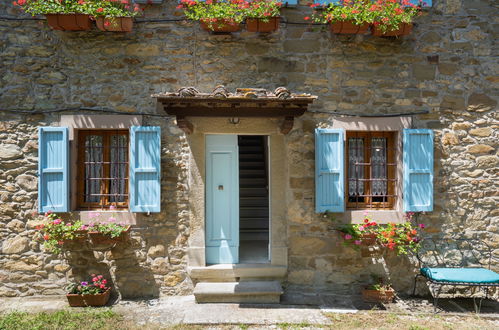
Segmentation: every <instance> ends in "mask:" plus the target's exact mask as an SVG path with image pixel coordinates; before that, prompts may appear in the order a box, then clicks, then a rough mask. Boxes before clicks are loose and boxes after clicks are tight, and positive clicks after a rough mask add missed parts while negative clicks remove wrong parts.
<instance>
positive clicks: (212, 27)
mask: <svg viewBox="0 0 499 330" xmlns="http://www.w3.org/2000/svg"><path fill="white" fill-rule="evenodd" d="M201 28H202V29H203V30H206V31H211V32H219V33H222V32H223V33H229V32H237V31H239V30H241V24H239V23H236V22H233V21H231V20H226V19H224V20H218V21H216V22H212V23H211V24H209V23H208V22H205V21H201Z"/></svg>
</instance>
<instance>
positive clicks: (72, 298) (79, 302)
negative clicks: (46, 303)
mask: <svg viewBox="0 0 499 330" xmlns="http://www.w3.org/2000/svg"><path fill="white" fill-rule="evenodd" d="M66 298H68V303H69V306H71V307H85V306H86V305H85V301H84V300H83V296H82V295H81V294H67V295H66Z"/></svg>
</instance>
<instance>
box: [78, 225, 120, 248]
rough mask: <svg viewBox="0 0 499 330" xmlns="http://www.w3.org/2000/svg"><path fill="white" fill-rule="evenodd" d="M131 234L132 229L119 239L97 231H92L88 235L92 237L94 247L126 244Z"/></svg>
mask: <svg viewBox="0 0 499 330" xmlns="http://www.w3.org/2000/svg"><path fill="white" fill-rule="evenodd" d="M129 234H130V227H128V229H127V230H125V231H124V232H123V233H121V235H120V236H118V237H111V236H109V235H105V234H103V233H100V232H96V231H91V232H89V233H88V235H89V236H90V240H91V241H92V243H93V244H94V245H101V244H102V245H104V244H115V243H118V242H125V241H127V240H128V237H129Z"/></svg>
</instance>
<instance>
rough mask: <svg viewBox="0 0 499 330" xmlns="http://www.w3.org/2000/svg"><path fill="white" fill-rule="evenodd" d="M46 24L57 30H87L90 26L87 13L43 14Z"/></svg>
mask: <svg viewBox="0 0 499 330" xmlns="http://www.w3.org/2000/svg"><path fill="white" fill-rule="evenodd" d="M45 17H46V18H47V23H48V25H49V26H50V27H51V28H52V29H54V30H59V31H87V30H90V29H91V28H92V21H91V20H90V16H89V15H85V14H45Z"/></svg>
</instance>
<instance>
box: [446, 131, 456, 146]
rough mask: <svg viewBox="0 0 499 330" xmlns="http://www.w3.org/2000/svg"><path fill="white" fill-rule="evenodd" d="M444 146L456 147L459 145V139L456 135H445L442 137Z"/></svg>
mask: <svg viewBox="0 0 499 330" xmlns="http://www.w3.org/2000/svg"><path fill="white" fill-rule="evenodd" d="M442 144H443V145H453V146H454V145H457V144H459V139H458V137H457V135H456V134H454V133H445V134H444V136H442Z"/></svg>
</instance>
